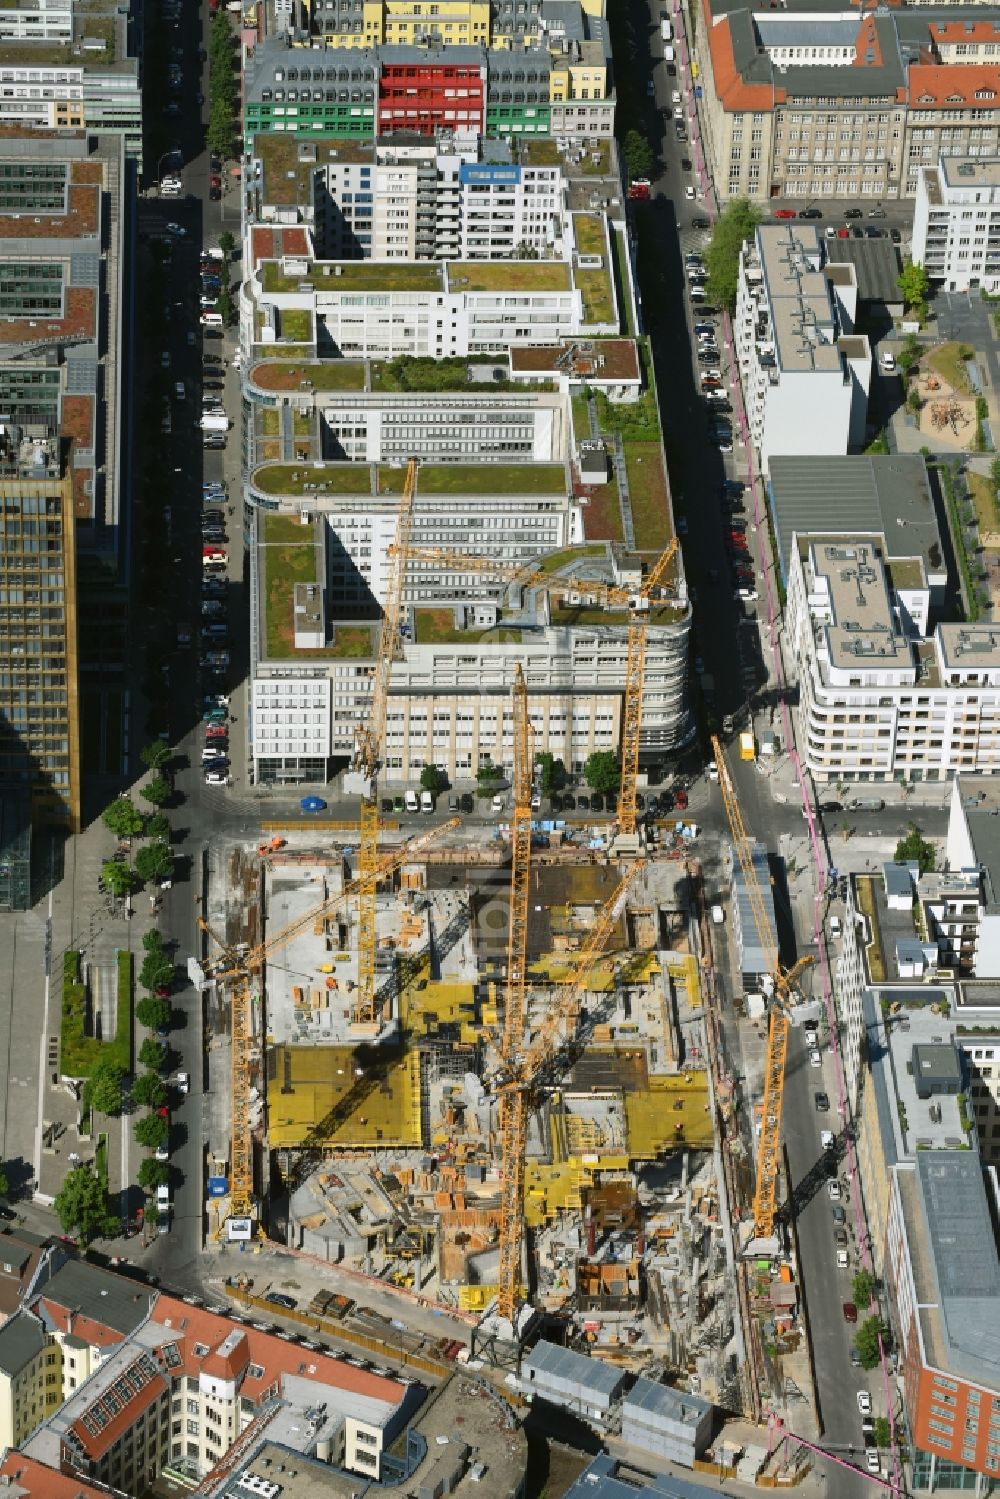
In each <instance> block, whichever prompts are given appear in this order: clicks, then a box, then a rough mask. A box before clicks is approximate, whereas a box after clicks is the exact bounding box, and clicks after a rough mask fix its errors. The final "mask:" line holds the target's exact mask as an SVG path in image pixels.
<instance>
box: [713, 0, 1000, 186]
mask: <svg viewBox="0 0 1000 1499" xmlns="http://www.w3.org/2000/svg"><path fill="white" fill-rule="evenodd" d="M932 11H933V14H932ZM983 12H985V18H984V19H980V14H976V15H973V14H970V11H969V8H968V7H962V6H950V5H935V6H933V7H930V6H924V5H901V6H893V7H889V8H885V9H881V10H877V11H875V12H870V11H869V12H861V13H859V12H858V11H857V10H851V9H850V8H849V7H846V6H844V5H843V3H842V0H828V3H826V4H824V3H819V4H816V5H812V6H811V7H810V9H809V11H808V13H804V12H800V11H796V12H795V13H794V14H791V13H788V12H786V11H784V10H780V9H779V10H775V9H773V8H771V9H768V8H766V7H764V6H756V5H752V4H746V3H745V0H702V14H701V18H700V23H699V25H698V27H697V35H696V43H695V58H696V61H697V64H698V68H699V73H700V81H701V83H702V90H703V91H702V106H701V119H702V122H703V126H704V145H705V150H706V154H707V158H708V163H709V167H710V170H711V172H712V176H713V179H714V181H715V184H716V188H717V190H718V191H719V193H720V195H721V196H722V197H723V198H725V197H727V196H728V197H744V196H746V197H750V198H753V199H757V200H758V201H761V202H763V201H767V200H768V199H770V198H774V197H788V198H793V199H794V198H796V197H799V198H810V199H812V198H816V197H823V198H830V197H835V198H851V199H853V198H858V199H861V200H865V199H868V200H871V201H873V202H877V201H881V200H883V199H892V198H899V197H912V196H913V195H914V194H915V193H916V191H917V186H918V181H919V176H920V173H921V170H922V169H923V167H925V166H927V165H930V164H932V163H934V162H936V161H937V160H938V158H939V157H940V156H942V155H944V156H995V155H996V154H997V151H998V145H1000V142H998V135H997V128H998V119H997V109H996V100H997V76H996V65H995V62H993V61H991V59H992V58H993V57H994V53H993V51H991V50H987V49H993V48H995V47H996V46H997V44H998V41H1000V34H998V33H997V32H996V30H995V22H994V20H993V18H992V16H991V15H990V14H989V9H988V7H983Z"/></svg>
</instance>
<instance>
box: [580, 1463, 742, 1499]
mask: <svg viewBox="0 0 1000 1499" xmlns="http://www.w3.org/2000/svg"><path fill="white" fill-rule="evenodd" d="M718 1493H719V1483H718V1480H717V1479H715V1480H712V1479H709V1480H707V1481H706V1482H705V1483H695V1482H693V1480H691V1479H690V1478H681V1477H679V1476H678V1475H677V1474H675V1473H646V1472H644V1471H643V1470H642V1469H641V1468H633V1467H631V1465H630V1464H628V1463H623V1462H620V1461H619V1460H618V1459H617V1458H614V1457H609V1456H608V1455H607V1454H606V1453H603V1452H602V1453H600V1454H599V1455H598V1456H597V1457H595V1458H594V1459H593V1461H592V1462H591V1463H590V1464H589V1465H588V1466H587V1467H586V1468H585V1469H584V1471H583V1472H582V1473H581V1474H580V1476H579V1477H578V1478H577V1479H576V1480H575V1482H574V1483H573V1484H571V1485H570V1487H569V1488H568V1489H567V1490H566V1493H565V1494H564V1495H563V1499H639V1496H641V1495H646V1496H648V1499H708V1496H709V1495H712V1494H714V1495H718Z"/></svg>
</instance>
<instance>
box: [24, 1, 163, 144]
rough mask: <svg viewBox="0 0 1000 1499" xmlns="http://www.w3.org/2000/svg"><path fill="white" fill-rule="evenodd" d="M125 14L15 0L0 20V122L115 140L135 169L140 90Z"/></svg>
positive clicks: (103, 6) (103, 7) (102, 7)
mask: <svg viewBox="0 0 1000 1499" xmlns="http://www.w3.org/2000/svg"><path fill="white" fill-rule="evenodd" d="M132 25H133V23H132V22H131V21H130V18H129V15H128V9H127V7H126V8H125V9H121V8H116V7H115V6H114V5H112V4H110V3H104V0H94V3H88V4H86V5H84V4H80V3H76V0H68V3H64V4H61V5H54V6H52V7H49V6H48V5H46V4H32V3H31V0H15V3H14V4H13V5H12V7H11V8H10V9H4V10H3V12H2V20H0V125H2V126H5V127H11V126H13V127H15V128H23V129H25V130H31V131H52V130H54V131H60V132H61V131H81V130H82V131H85V132H86V133H87V134H89V135H100V136H104V137H105V138H110V137H116V138H118V139H119V140H120V141H121V143H122V146H123V148H124V152H125V155H126V157H127V158H129V160H131V161H134V162H135V163H136V166H137V167H138V168H139V169H140V170H141V167H142V88H141V79H140V76H139V60H138V56H137V55H136V53H135V51H134V50H130V49H131V42H132Z"/></svg>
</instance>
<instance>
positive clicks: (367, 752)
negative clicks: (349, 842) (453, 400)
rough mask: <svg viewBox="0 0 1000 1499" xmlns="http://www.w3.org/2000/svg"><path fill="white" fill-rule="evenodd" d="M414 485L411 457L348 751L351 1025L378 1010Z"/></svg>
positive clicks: (366, 1022) (369, 1020) (369, 1019)
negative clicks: (383, 849) (390, 742)
mask: <svg viewBox="0 0 1000 1499" xmlns="http://www.w3.org/2000/svg"><path fill="white" fill-rule="evenodd" d="M416 491H417V460H416V459H415V458H411V459H410V461H409V463H408V464H407V466H406V481H405V483H404V485H403V493H402V496H401V498H400V501H399V516H398V519H397V521H396V540H395V543H394V545H393V546H392V547H391V549H390V551H389V573H388V580H387V583H386V590H385V599H384V601H383V604H382V627H381V629H380V630H379V639H378V648H377V649H376V652H375V669H374V671H373V673H372V691H371V698H370V700H369V704H368V718H367V722H366V723H364V724H362V725H360V726H359V728H358V739H357V749H356V752H355V757H354V765H355V769H356V770H360V771H361V773H362V775H363V776H364V777H365V779H366V782H367V785H366V787H365V790H364V792H363V794H362V797H361V819H360V820H361V828H360V835H359V839H358V871H359V875H360V878H361V881H362V884H361V898H360V901H359V905H358V991H357V999H356V1001H355V1003H354V1005H353V1007H352V1019H353V1022H354V1024H355V1025H362V1026H368V1027H371V1026H374V1025H375V1023H376V1021H377V1019H378V1015H377V1013H376V1011H377V997H376V993H375V949H376V929H375V928H376V916H377V912H378V881H377V880H375V879H372V878H371V875H372V872H373V870H374V869H375V867H376V865H377V863H378V794H377V793H378V781H377V776H378V767H379V762H380V760H381V758H382V753H383V749H384V745H385V715H386V707H387V704H388V700H389V681H390V678H391V676H392V663H393V660H394V659H395V656H396V651H397V649H398V647H399V621H400V615H401V612H402V607H403V582H404V579H405V576H406V556H407V549H408V547H409V541H410V529H411V526H412V523H413V506H414V501H415V498H416Z"/></svg>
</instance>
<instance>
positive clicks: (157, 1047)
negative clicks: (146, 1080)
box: [139, 1036, 167, 1072]
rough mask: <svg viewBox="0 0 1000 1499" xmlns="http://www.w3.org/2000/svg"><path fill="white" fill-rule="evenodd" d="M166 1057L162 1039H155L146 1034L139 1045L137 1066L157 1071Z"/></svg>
mask: <svg viewBox="0 0 1000 1499" xmlns="http://www.w3.org/2000/svg"><path fill="white" fill-rule="evenodd" d="M166 1057H167V1048H166V1047H165V1046H164V1044H163V1042H162V1041H156V1040H154V1039H153V1037H152V1036H147V1037H146V1039H145V1041H144V1042H143V1043H142V1045H141V1046H140V1047H139V1066H140V1067H147V1068H148V1069H149V1071H150V1072H159V1070H160V1068H161V1067H162V1066H163V1064H164V1062H165V1061H166Z"/></svg>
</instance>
